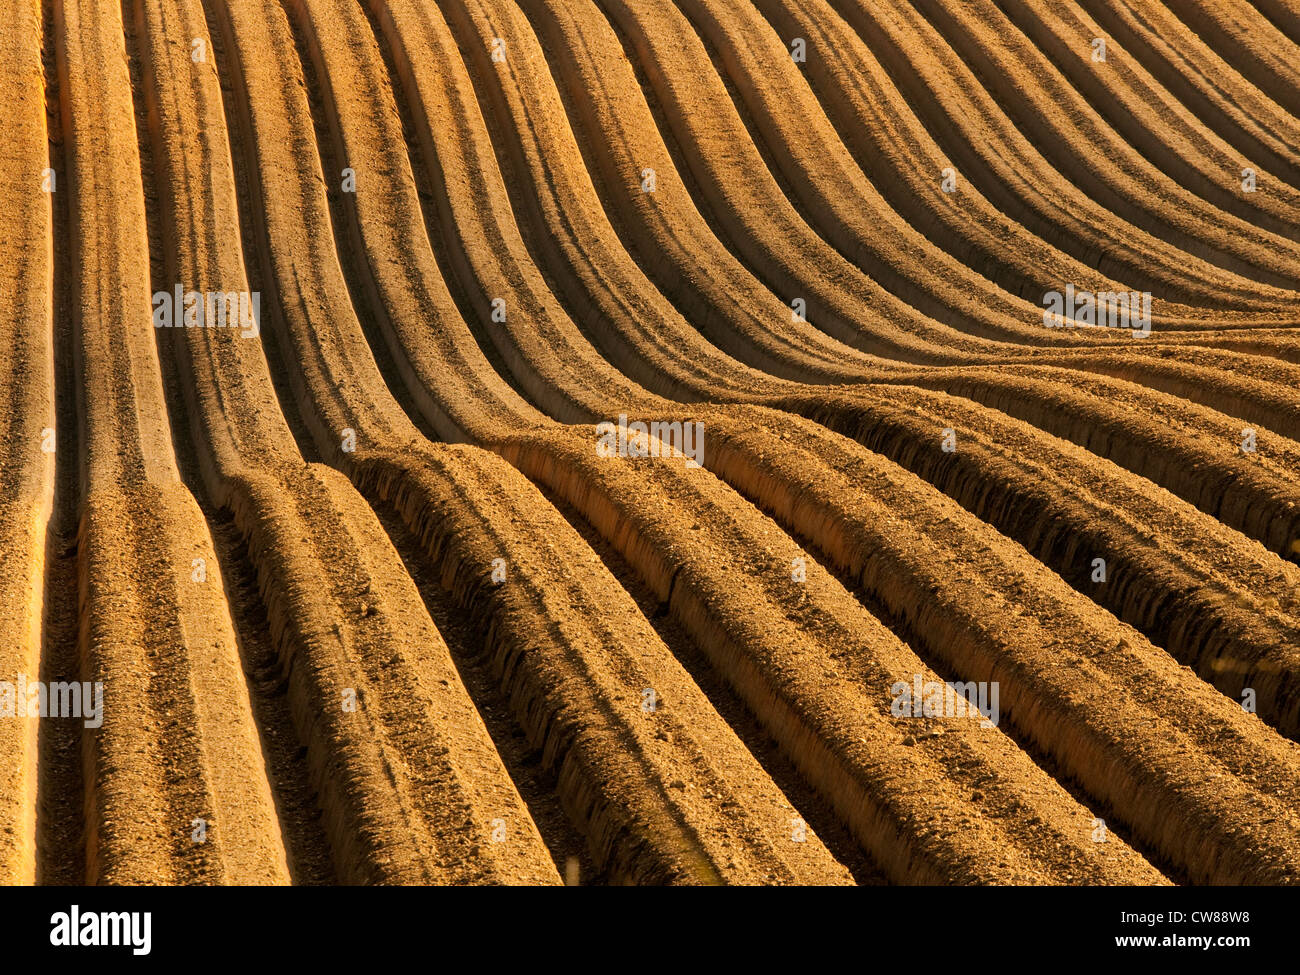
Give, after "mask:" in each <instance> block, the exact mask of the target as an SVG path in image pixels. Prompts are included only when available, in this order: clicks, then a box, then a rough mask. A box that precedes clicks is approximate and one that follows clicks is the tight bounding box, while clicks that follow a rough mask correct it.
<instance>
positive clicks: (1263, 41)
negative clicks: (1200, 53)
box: [1164, 0, 1300, 116]
mask: <svg viewBox="0 0 1300 975" xmlns="http://www.w3.org/2000/svg"><path fill="white" fill-rule="evenodd" d="M1164 6H1166V7H1168V8H1169V9H1170V10H1171V11H1173V12H1174V13H1175V14H1176V15H1177V16H1178V18H1179V19H1180V20H1182V21H1183V23H1185V24H1186V25H1187V26H1188V27H1190V28H1191V29H1192V30H1193V31H1195V32H1196V33H1197V34H1198V35H1200V37H1201V39H1202V40H1203V41H1205V43H1206V44H1208V45H1209V46H1210V47H1211V48H1213V49H1214V50H1215V52H1217V53H1218V54H1219V55H1220V56H1221V57H1222V58H1223V59H1224V60H1225V61H1227V62H1228V63H1229V64H1230V65H1232V67H1234V68H1235V69H1236V70H1237V71H1239V72H1241V73H1242V74H1243V75H1245V76H1246V78H1247V79H1249V80H1250V81H1251V82H1252V83H1253V84H1255V85H1256V86H1258V87H1259V88H1260V89H1261V90H1263V91H1265V92H1267V93H1268V96H1269V97H1270V98H1272V99H1273V100H1274V101H1276V102H1277V103H1278V104H1279V105H1281V106H1282V107H1284V108H1285V109H1286V110H1287V111H1288V112H1290V113H1291V114H1292V115H1293V116H1296V115H1300V69H1297V67H1296V64H1295V48H1296V44H1297V43H1300V42H1297V41H1296V40H1295V38H1294V37H1287V36H1286V35H1285V34H1283V33H1282V32H1281V31H1280V30H1278V29H1277V28H1276V27H1274V26H1273V24H1272V23H1270V22H1269V20H1268V18H1267V17H1265V16H1264V15H1263V14H1262V13H1260V11H1258V10H1256V9H1255V7H1254V6H1252V5H1251V4H1250V3H1247V2H1245V0H1213V2H1205V0H1164Z"/></svg>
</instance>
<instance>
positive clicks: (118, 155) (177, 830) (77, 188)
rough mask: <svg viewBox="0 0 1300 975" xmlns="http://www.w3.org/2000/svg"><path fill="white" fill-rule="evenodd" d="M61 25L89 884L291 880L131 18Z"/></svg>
mask: <svg viewBox="0 0 1300 975" xmlns="http://www.w3.org/2000/svg"><path fill="white" fill-rule="evenodd" d="M54 19H55V23H56V25H57V29H58V31H59V37H58V71H59V96H60V107H61V110H62V125H63V143H64V147H65V152H66V166H67V174H66V182H67V184H68V189H69V191H70V192H71V194H72V199H71V203H70V205H69V218H70V225H69V227H68V232H69V234H70V236H71V265H72V266H73V267H74V268H77V269H79V272H80V273H79V275H78V277H77V278H76V280H75V282H74V284H73V286H72V287H73V294H72V303H73V319H74V330H75V335H76V338H75V345H76V351H75V361H76V362H77V364H78V368H77V375H76V379H75V382H76V388H75V390H72V391H68V393H69V395H74V394H75V398H76V402H77V406H78V411H77V412H78V416H79V421H80V424H79V425H80V430H79V431H78V442H79V443H80V444H81V445H82V455H81V459H82V462H81V476H80V528H79V532H78V538H77V553H78V554H77V574H78V583H79V587H80V611H81V628H80V632H79V636H78V647H79V652H80V657H81V672H80V673H79V674H60V675H58V676H57V679H58V680H63V681H67V680H74V681H75V680H78V679H80V680H81V681H83V682H86V684H88V685H89V686H90V688H91V689H92V694H93V698H92V700H93V701H94V702H95V703H96V704H99V705H102V713H101V714H100V715H99V717H100V718H102V724H101V725H100V726H98V727H96V726H95V724H96V722H97V721H98V720H99V718H97V717H95V716H94V714H91V715H89V716H87V717H86V718H85V719H84V721H83V724H84V725H85V727H84V730H83V731H82V732H81V742H82V753H83V755H84V759H85V788H86V795H85V824H84V837H85V847H86V852H85V870H86V876H85V879H86V880H87V881H90V882H99V883H157V882H163V883H176V882H226V883H276V882H283V881H285V880H287V879H288V871H287V866H286V861H285V853H284V849H283V845H282V843H281V839H280V833H279V827H278V823H277V819H276V813H275V809H274V805H273V803H272V798H271V793H270V789H269V786H268V783H267V779H266V775H265V772H264V767H263V762H262V756H261V752H260V749H259V744H258V741H257V736H256V733H255V731H254V725H253V722H252V719H251V714H250V707H249V701H248V694H247V691H246V688H245V686H244V682H243V679H242V674H241V670H240V660H239V653H238V649H237V646H236V641H235V634H234V630H233V627H232V624H231V620H230V615H229V611H228V607H227V605H226V602H225V598H224V595H223V593H222V586H221V576H220V572H219V568H218V564H217V560H216V556H215V554H214V551H213V543H212V539H211V537H210V535H209V534H208V531H207V526H206V523H205V522H204V519H203V516H202V514H201V512H200V511H199V508H198V506H197V504H196V503H195V501H194V499H193V497H192V496H191V495H190V493H189V492H188V490H187V489H186V488H185V485H184V484H183V483H182V482H181V481H180V478H179V476H178V474H177V470H176V465H175V460H174V456H173V453H172V448H171V431H170V428H169V425H168V422H167V410H166V405H165V402H164V397H163V387H162V380H161V373H160V370H159V364H158V359H157V355H156V350H155V348H154V337H153V335H152V330H151V329H150V327H149V324H148V317H147V316H148V308H149V293H150V289H149V281H148V267H149V254H148V246H147V239H146V228H145V211H144V198H143V193H142V189H141V182H140V171H141V170H140V158H139V156H138V153H137V147H136V141H135V120H134V115H133V108H132V102H131V87H130V80H129V78H128V74H127V57H126V51H125V48H124V44H123V37H124V35H123V23H122V20H121V19H120V17H119V15H118V10H117V8H116V5H107V6H106V5H104V4H97V3H81V2H71V0H70V2H65V3H58V2H56V3H55V18H54ZM200 567H203V568H204V573H203V576H204V578H205V582H203V583H201V584H200V583H196V581H195V578H196V577H195V572H196V571H197V570H198V568H200ZM84 686H85V684H83V687H84ZM101 692H102V697H101ZM83 703H86V702H83ZM92 707H93V705H92ZM84 710H85V708H83V711H84ZM197 837H203V838H204V841H203V842H201V843H200V842H196V838H197Z"/></svg>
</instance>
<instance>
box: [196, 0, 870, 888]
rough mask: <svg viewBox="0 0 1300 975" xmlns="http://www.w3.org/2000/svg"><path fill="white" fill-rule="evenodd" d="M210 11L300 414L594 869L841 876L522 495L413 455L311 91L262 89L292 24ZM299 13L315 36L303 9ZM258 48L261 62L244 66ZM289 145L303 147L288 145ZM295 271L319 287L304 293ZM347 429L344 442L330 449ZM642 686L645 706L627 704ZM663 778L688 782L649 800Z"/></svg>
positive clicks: (626, 875) (241, 7) (553, 515)
mask: <svg viewBox="0 0 1300 975" xmlns="http://www.w3.org/2000/svg"><path fill="white" fill-rule="evenodd" d="M221 16H222V17H223V18H227V19H225V20H224V23H226V24H227V28H226V29H227V33H228V36H229V39H230V43H231V45H232V47H233V49H234V50H236V51H237V52H238V55H239V58H238V72H237V73H238V74H239V75H240V77H241V81H242V83H243V85H244V86H246V88H247V98H246V100H245V99H242V98H241V99H240V100H241V108H240V110H239V111H238V112H237V114H238V115H239V116H240V118H241V120H242V123H243V125H244V126H245V127H246V132H247V139H248V145H249V147H250V149H249V151H250V155H251V158H250V159H249V163H250V172H253V173H256V174H257V175H256V178H255V180H254V182H253V184H252V186H253V187H254V188H255V189H254V191H253V192H252V193H251V195H252V197H253V202H254V205H255V206H256V207H257V208H258V209H259V210H260V209H261V208H263V207H264V208H265V214H266V223H265V226H264V228H263V231H262V232H261V233H260V234H259V245H258V246H259V250H260V252H261V259H262V261H263V262H264V263H265V265H266V266H268V267H270V268H271V269H272V279H273V280H274V282H275V291H276V300H275V302H274V306H275V307H276V309H278V310H279V311H280V313H281V315H282V321H281V322H279V323H278V324H277V330H276V331H277V339H278V340H279V341H283V342H285V343H286V344H287V345H288V346H289V348H290V349H291V350H292V353H293V355H292V359H293V361H295V362H297V363H298V364H299V369H300V371H299V372H297V373H295V375H294V377H293V379H294V381H295V384H296V386H297V389H296V396H297V398H298V399H299V401H300V405H301V407H302V412H303V414H304V416H306V417H308V421H309V423H310V424H311V425H312V426H313V427H314V428H315V430H316V439H317V441H318V444H319V446H320V448H321V450H322V453H323V454H325V455H326V456H327V457H329V458H330V460H331V461H332V462H334V463H336V464H338V465H339V466H341V467H342V468H343V469H344V470H346V471H347V472H348V473H350V474H351V476H352V477H353V479H354V480H355V481H356V482H357V483H358V484H359V485H361V486H362V487H364V488H365V489H366V490H367V491H368V492H369V493H372V494H373V495H374V496H376V497H377V498H380V499H382V500H383V501H385V502H387V503H390V504H392V505H393V506H394V507H395V508H396V509H397V510H398V511H399V512H400V513H401V514H402V516H403V518H404V520H405V521H406V522H407V524H408V525H409V526H410V527H411V529H412V531H413V532H414V534H415V535H416V536H417V537H418V538H419V539H420V541H421V542H422V543H423V544H424V546H425V548H426V550H427V551H428V553H429V555H430V556H431V558H432V562H433V565H434V566H435V567H436V568H437V574H438V576H439V578H440V580H441V583H442V585H443V587H444V588H445V589H447V590H448V591H449V592H450V594H451V596H452V598H453V599H454V601H455V602H456V604H457V605H458V606H460V607H461V608H462V609H463V610H464V611H465V612H466V613H467V614H468V616H469V618H470V619H471V621H472V623H473V625H474V628H475V629H476V631H478V632H480V633H482V634H483V635H484V652H485V653H486V655H487V656H488V658H489V659H490V660H491V662H492V666H493V669H494V672H495V673H496V675H497V677H498V678H499V679H500V680H501V681H502V683H503V687H504V690H505V692H506V694H507V696H508V698H509V699H510V701H511V704H512V707H513V708H514V710H515V713H516V715H517V718H518V724H519V725H520V726H521V727H522V728H523V729H524V730H525V731H526V733H527V734H528V736H529V739H530V741H531V742H532V744H533V745H534V747H536V748H537V749H539V750H540V751H541V752H542V754H543V756H544V760H545V762H546V763H547V765H548V766H550V767H552V768H553V769H554V770H555V771H556V774H557V777H558V781H559V791H560V795H561V800H562V802H563V804H564V805H565V807H566V808H567V809H568V811H569V813H570V816H571V817H572V818H573V820H574V821H575V822H576V823H577V824H578V825H579V827H580V828H581V829H582V831H583V832H584V833H585V834H586V835H587V838H588V843H589V846H590V848H591V853H592V858H593V861H594V862H595V863H596V864H597V866H598V867H599V868H600V869H602V870H605V871H608V872H609V874H610V875H611V876H613V877H614V878H616V879H621V880H626V881H636V882H643V883H644V882H665V881H675V882H694V883H698V882H718V881H726V882H731V883H736V882H765V883H771V882H798V883H834V882H842V881H843V880H845V879H847V877H846V875H845V873H844V872H843V870H842V869H841V868H839V867H838V865H836V864H835V863H834V861H833V860H832V859H831V858H830V856H829V854H828V853H827V852H826V850H825V848H824V847H823V846H822V845H821V844H820V843H819V842H817V841H815V840H813V841H812V842H805V843H803V844H795V843H793V842H790V841H788V840H787V839H786V838H785V836H786V831H785V826H786V825H788V823H789V821H790V819H791V813H792V810H791V808H790V806H789V803H788V802H787V801H786V800H785V799H784V797H782V796H781V794H780V793H779V791H778V790H777V789H776V787H775V786H774V785H773V783H772V782H771V781H770V779H768V778H767V777H766V775H765V773H763V771H762V770H761V769H760V768H758V767H757V765H756V763H755V762H754V760H753V758H752V757H751V756H750V755H749V754H748V753H747V752H746V751H745V749H744V748H743V746H742V745H741V744H740V742H739V741H738V740H737V739H736V738H735V735H734V733H733V732H732V731H731V729H730V728H729V727H728V726H727V725H726V723H725V722H723V721H722V719H721V718H720V717H719V716H718V715H717V713H716V712H715V711H713V709H712V707H711V706H710V705H709V703H708V701H707V700H705V699H704V698H703V695H702V694H701V693H700V692H699V689H698V688H696V687H695V686H694V685H693V684H692V683H691V682H690V680H689V678H688V677H687V676H686V674H685V672H684V671H682V670H681V669H680V667H679V666H678V665H677V664H676V662H675V661H674V660H673V658H672V657H671V655H670V654H669V653H668V651H667V649H666V648H665V647H664V646H663V645H662V643H661V642H660V641H659V639H658V637H657V636H656V635H655V634H654V632H653V631H652V630H651V628H650V626H649V623H648V622H647V621H646V620H645V618H644V617H643V616H641V615H640V613H639V612H638V611H637V610H636V608H635V605H634V604H633V603H632V602H631V599H630V597H628V596H627V594H626V593H623V592H622V590H621V589H620V588H619V586H618V584H617V582H615V580H614V579H613V578H611V577H610V576H609V574H608V573H607V571H605V570H604V567H603V566H602V565H601V564H600V562H599V560H597V559H596V558H595V557H594V555H593V553H591V551H590V550H589V549H587V548H586V547H585V545H584V543H583V542H582V541H581V539H580V538H579V537H578V536H577V535H576V533H575V532H574V531H573V530H572V528H570V527H569V526H568V525H567V524H566V523H565V522H564V520H563V519H562V518H561V516H560V515H559V514H558V513H557V512H556V511H555V510H554V509H553V508H551V506H550V505H549V504H548V503H547V502H546V501H545V500H544V499H543V498H542V497H541V496H540V495H539V494H538V492H537V491H536V489H535V488H533V487H532V485H531V484H529V483H528V481H527V480H525V479H524V478H523V477H522V476H521V475H520V474H519V473H518V472H517V471H515V470H514V469H513V468H511V467H510V466H509V465H507V464H505V463H504V462H503V461H501V460H500V459H499V458H497V457H494V456H492V455H490V454H487V453H485V452H483V451H480V450H478V449H476V448H467V447H457V448H452V447H438V446H435V445H433V444H430V443H428V442H427V441H425V440H424V439H423V437H422V436H421V435H420V434H419V433H418V431H417V430H416V428H415V427H414V426H413V425H412V424H411V422H410V421H409V420H408V419H407V418H406V417H405V415H404V414H403V413H402V412H401V409H400V407H399V406H398V405H397V403H396V401H395V400H394V399H393V398H392V396H391V394H390V393H389V392H388V390H387V388H386V387H385V384H384V380H383V378H382V377H381V375H380V372H379V369H378V367H377V366H376V364H375V362H374V359H373V358H372V357H371V356H370V354H369V350H368V348H367V346H366V339H365V336H364V334H363V332H362V328H361V325H360V323H359V322H358V320H357V318H356V316H355V315H354V314H353V313H352V311H351V304H350V298H349V295H348V291H347V285H346V284H345V281H344V277H343V273H342V270H341V267H340V265H339V261H338V258H337V255H336V253H335V252H334V250H333V247H332V245H331V241H332V239H333V231H332V229H331V221H330V214H329V209H328V204H327V201H326V196H325V193H324V192H323V191H322V189H321V186H320V181H321V178H322V177H321V167H320V163H319V161H318V160H317V159H316V156H315V153H314V151H312V150H311V149H310V140H311V138H312V131H311V126H312V117H311V112H310V108H309V106H308V102H307V98H306V97H305V95H304V94H303V93H302V92H301V91H298V90H289V91H285V90H284V89H283V88H281V87H279V86H278V85H276V84H275V74H274V72H272V71H271V70H270V69H269V67H268V65H269V64H284V63H286V62H289V61H292V59H294V58H296V56H297V55H296V51H295V49H294V43H293V37H292V35H291V33H290V27H289V24H288V22H287V20H286V19H285V16H284V14H283V12H282V11H280V9H279V8H278V7H277V6H275V5H274V4H235V5H231V6H230V7H229V8H228V9H227V8H224V7H223V8H222V13H221ZM295 19H296V20H299V21H300V22H303V23H309V24H312V30H313V34H314V31H315V29H316V26H317V25H316V24H315V22H314V21H312V20H311V14H310V12H308V11H306V10H305V8H299V9H298V10H296V11H295ZM360 26H363V27H364V26H365V25H364V21H362V22H361V24H360ZM267 47H269V48H270V52H269V53H273V54H274V55H275V56H274V57H273V58H269V59H267V58H264V57H258V56H257V55H259V54H260V55H265V54H267V53H268V51H267V50H266V48H267ZM322 63H323V62H322ZM345 111H346V109H345ZM353 111H355V109H353ZM295 143H297V144H298V145H299V146H301V147H303V148H302V150H301V151H298V152H292V151H290V149H291V147H292V146H294V144H295ZM358 178H359V180H360V181H361V183H362V185H365V184H367V183H368V182H369V181H370V179H371V178H372V175H371V173H370V172H369V171H368V170H365V169H362V170H360V171H359V172H358ZM272 190H274V191H275V192H274V194H273V193H272ZM309 270H310V271H311V273H313V274H314V275H315V277H314V278H313V279H312V280H311V281H310V282H304V281H303V279H302V275H303V274H304V273H306V272H308V271H309ZM450 313H451V314H454V309H453V310H452V311H451V312H450ZM345 427H350V428H352V429H353V430H354V432H355V435H356V441H357V442H356V448H355V450H349V451H343V450H341V449H340V448H339V438H338V432H339V431H340V430H342V429H343V428H345ZM498 566H500V571H501V573H502V576H503V577H501V578H498V577H496V575H495V573H496V569H497V567H498ZM647 687H649V688H652V689H653V690H654V692H655V694H656V698H657V706H656V708H655V709H653V710H646V709H645V708H643V706H642V702H643V692H644V690H645V688H647ZM679 778H680V779H683V781H684V780H685V779H686V778H689V779H690V780H691V781H690V785H689V787H686V786H684V787H683V788H682V789H681V790H674V789H665V788H664V783H666V782H671V781H673V780H674V779H679Z"/></svg>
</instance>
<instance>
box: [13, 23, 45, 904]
mask: <svg viewBox="0 0 1300 975" xmlns="http://www.w3.org/2000/svg"><path fill="white" fill-rule="evenodd" d="M41 20H42V17H41V5H40V3H39V2H37V0H30V2H25V3H22V4H20V5H19V6H18V9H15V10H13V11H11V13H10V16H9V18H8V19H7V20H6V22H5V23H4V24H3V25H2V26H0V75H2V80H0V86H3V87H4V89H5V90H7V91H13V92H19V93H20V94H19V97H18V99H17V100H16V102H15V103H13V104H11V106H10V111H9V116H8V119H7V121H6V129H5V138H4V139H3V140H0V168H3V171H4V172H6V173H9V174H11V177H12V178H10V179H7V180H4V181H3V182H2V183H0V228H2V229H0V305H3V307H4V308H5V309H6V310H7V311H6V314H5V317H4V318H3V319H2V320H0V331H2V332H3V335H2V336H0V343H3V346H4V348H5V349H6V350H7V354H6V355H5V356H4V357H3V361H0V390H3V393H4V398H3V400H2V401H0V444H2V445H3V447H2V449H3V460H0V499H2V500H0V553H3V558H2V559H0V604H2V605H4V606H6V607H8V610H7V612H6V613H5V615H4V618H3V619H2V620H0V680H3V681H6V682H10V683H14V684H16V682H17V677H18V675H19V674H23V675H25V676H30V677H31V678H32V679H33V680H36V679H37V678H38V676H39V674H40V672H41V670H40V658H41V639H42V615H43V610H44V608H45V607H44V590H45V574H46V561H45V560H46V532H47V528H48V527H49V526H50V516H51V514H52V511H53V506H54V456H53V451H52V450H51V447H52V444H51V443H50V442H49V440H48V439H47V438H49V437H50V436H51V435H52V434H54V433H57V431H56V430H55V422H54V347H53V333H54V321H53V318H54V303H53V294H52V281H53V274H54V244H53V239H52V237H51V229H52V228H51V209H52V207H51V203H50V199H51V198H50V195H49V193H48V192H46V190H47V189H48V190H55V189H57V182H56V183H55V185H52V186H51V185H49V182H48V177H47V174H46V170H47V168H48V167H49V159H48V157H47V146H46V139H47V132H46V120H45V97H44V94H45V77H44V69H43V67H42V65H41V48H42V44H43V40H42V33H43V32H42V28H41ZM55 180H57V174H55ZM22 703H23V706H24V707H25V705H26V701H23V702H22ZM16 704H17V702H12V703H11V705H10V706H11V707H13V706H14V705H16ZM6 717H8V718H10V720H7V721H0V883H4V884H14V883H31V882H32V881H33V880H34V879H35V876H36V854H37V851H36V793H37V790H36V781H37V747H38V743H37V724H36V722H35V721H29V720H25V718H26V715H25V712H24V713H23V715H21V718H22V719H21V720H12V719H13V718H14V717H15V715H14V714H13V713H10V714H8V715H6Z"/></svg>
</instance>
